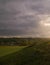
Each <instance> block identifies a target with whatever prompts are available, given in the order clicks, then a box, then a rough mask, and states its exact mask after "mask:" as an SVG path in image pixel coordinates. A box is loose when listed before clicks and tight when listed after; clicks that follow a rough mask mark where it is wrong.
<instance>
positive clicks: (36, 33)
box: [0, 0, 50, 37]
mask: <svg viewBox="0 0 50 65" xmlns="http://www.w3.org/2000/svg"><path fill="white" fill-rule="evenodd" d="M0 36H18V37H50V0H0Z"/></svg>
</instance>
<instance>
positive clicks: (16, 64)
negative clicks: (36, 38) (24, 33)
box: [0, 42, 50, 65]
mask: <svg viewBox="0 0 50 65" xmlns="http://www.w3.org/2000/svg"><path fill="white" fill-rule="evenodd" d="M0 65H50V42H45V43H40V44H36V45H32V46H28V47H26V46H0Z"/></svg>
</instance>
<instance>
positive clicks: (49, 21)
mask: <svg viewBox="0 0 50 65" xmlns="http://www.w3.org/2000/svg"><path fill="white" fill-rule="evenodd" d="M41 24H42V25H44V26H50V17H47V18H46V19H43V20H41Z"/></svg>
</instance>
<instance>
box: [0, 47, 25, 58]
mask: <svg viewBox="0 0 50 65" xmlns="http://www.w3.org/2000/svg"><path fill="white" fill-rule="evenodd" d="M23 48H24V46H0V57H2V56H6V55H8V54H12V53H15V52H18V51H20V50H21V49H23Z"/></svg>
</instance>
